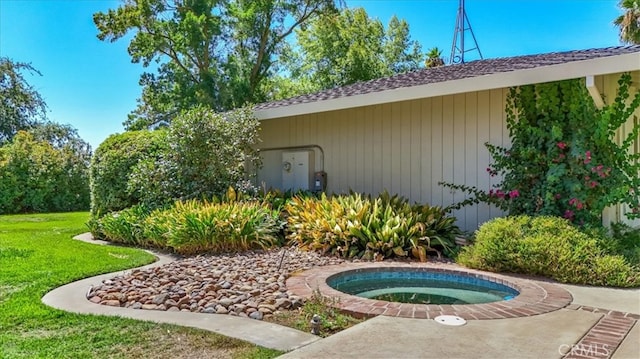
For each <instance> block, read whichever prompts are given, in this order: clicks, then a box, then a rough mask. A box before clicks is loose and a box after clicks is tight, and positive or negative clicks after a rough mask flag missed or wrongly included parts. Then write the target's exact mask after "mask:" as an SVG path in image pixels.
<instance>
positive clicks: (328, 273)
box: [287, 262, 572, 320]
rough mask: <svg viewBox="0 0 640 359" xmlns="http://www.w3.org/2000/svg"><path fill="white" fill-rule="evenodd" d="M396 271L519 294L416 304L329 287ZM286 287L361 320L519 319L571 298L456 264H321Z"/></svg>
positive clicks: (548, 286)
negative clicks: (348, 278) (478, 282)
mask: <svg viewBox="0 0 640 359" xmlns="http://www.w3.org/2000/svg"><path fill="white" fill-rule="evenodd" d="M395 268H400V269H402V270H403V273H402V274H401V275H403V276H406V275H408V274H410V273H409V272H412V271H426V272H432V273H438V274H442V275H445V278H446V275H451V276H455V278H458V276H461V277H463V278H462V279H461V280H463V281H464V280H470V279H467V278H476V279H482V280H486V281H488V282H491V283H493V284H489V286H490V288H489V289H490V290H493V289H496V288H494V287H493V286H494V285H497V284H502V285H504V286H506V287H507V288H510V289H511V290H515V291H517V292H519V293H520V294H518V295H516V296H514V297H513V298H510V297H509V296H503V297H502V299H500V300H498V301H493V302H489V303H481V304H460V303H455V304H433V303H432V304H423V303H417V304H416V303H401V302H390V301H387V300H379V299H369V298H364V297H359V296H356V295H353V294H348V293H345V292H342V291H339V290H337V289H335V288H333V287H331V286H330V285H329V282H331V280H335V279H336V278H341V275H342V274H343V273H349V272H359V273H370V272H388V271H389V269H395ZM342 278H344V277H342ZM287 289H288V290H289V291H290V292H291V294H293V295H297V296H301V297H306V298H310V297H311V296H313V295H314V293H316V294H317V293H318V292H319V293H320V294H321V295H322V296H324V297H327V298H331V299H334V300H332V301H331V303H332V304H331V305H332V306H334V307H336V308H338V309H340V310H342V311H343V312H346V313H350V314H352V315H355V316H358V317H373V316H376V315H386V316H393V317H404V318H431V319H433V318H436V317H438V316H440V315H455V316H459V317H461V318H464V319H467V320H473V319H504V318H517V317H527V316H531V315H538V314H543V313H548V312H552V311H555V310H558V309H560V308H564V307H565V306H567V305H569V304H570V303H571V300H572V297H571V294H570V293H569V292H567V291H566V290H565V289H564V288H562V287H560V286H558V285H555V284H552V283H548V282H544V281H538V280H528V279H524V278H520V277H516V276H510V275H501V274H497V273H488V272H483V271H479V270H473V269H469V268H463V267H460V266H458V265H456V264H453V263H413V262H412V263H403V262H369V263H363V262H359V263H343V264H339V265H331V266H320V267H314V268H311V269H308V270H305V271H303V272H300V273H295V274H293V275H292V276H291V277H289V278H288V279H287ZM412 295H413V294H412ZM458 299H460V298H458ZM463 301H464V300H463Z"/></svg>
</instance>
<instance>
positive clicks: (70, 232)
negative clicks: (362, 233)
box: [0, 213, 281, 358]
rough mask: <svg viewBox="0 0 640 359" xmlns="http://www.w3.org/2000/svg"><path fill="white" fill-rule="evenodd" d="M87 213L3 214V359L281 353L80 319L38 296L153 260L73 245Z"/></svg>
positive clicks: (176, 331)
mask: <svg viewBox="0 0 640 359" xmlns="http://www.w3.org/2000/svg"><path fill="white" fill-rule="evenodd" d="M88 218H89V215H88V213H60V214H38V215H17V216H0V358H168V357H171V358H191V357H193V358H201V357H215V358H221V357H223V358H224V357H229V358H272V357H275V356H277V355H279V354H281V353H280V352H278V351H274V350H269V349H264V348H260V347H256V346H254V345H252V344H249V343H246V342H243V341H239V340H236V339H232V338H228V337H224V336H221V335H217V334H213V333H209V332H206V331H200V330H195V329H189V328H183V327H178V326H171V325H159V324H155V323H150V322H140V321H135V320H129V319H120V318H114V317H102V316H91V315H79V314H71V313H66V312H63V311H60V310H56V309H52V308H49V307H46V306H45V305H44V304H42V302H41V301H40V298H42V296H43V295H44V294H45V293H47V292H48V291H49V290H51V289H53V288H55V287H58V286H60V285H62V284H66V283H69V282H72V281H74V280H77V279H80V278H85V277H89V276H93V275H97V274H101V273H106V272H112V271H116V270H122V269H127V268H131V267H136V266H139V265H143V264H147V263H150V262H152V261H153V257H152V256H151V255H149V254H147V253H145V252H143V251H140V250H136V249H130V248H121V247H112V246H97V245H92V244H88V243H83V242H79V241H75V240H73V239H71V237H73V236H74V235H76V234H78V233H82V232H85V231H86V230H87V228H86V226H85V225H84V223H85V222H86V221H87V219H88Z"/></svg>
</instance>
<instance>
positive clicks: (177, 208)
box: [92, 200, 281, 254]
mask: <svg viewBox="0 0 640 359" xmlns="http://www.w3.org/2000/svg"><path fill="white" fill-rule="evenodd" d="M92 227H93V229H94V230H95V231H96V233H99V235H101V236H102V237H103V238H104V239H107V240H109V241H114V242H120V243H126V244H131V245H138V246H149V247H155V248H161V249H170V250H173V251H175V252H177V253H180V254H194V253H203V252H233V251H243V250H248V249H257V248H268V247H271V246H274V245H277V244H279V237H278V234H279V233H280V230H281V223H280V220H279V216H278V212H277V211H273V210H271V209H270V208H269V207H268V206H265V205H264V204H263V203H262V202H255V201H228V202H219V201H213V202H201V201H195V200H189V201H184V202H182V201H178V202H176V203H175V204H174V205H173V206H171V207H169V208H166V209H156V210H153V211H151V212H149V211H148V209H147V208H146V207H144V206H142V205H138V206H134V207H132V208H129V209H125V210H122V211H119V212H113V213H109V214H107V215H105V216H103V217H101V218H99V219H95V220H94V221H93V222H92Z"/></svg>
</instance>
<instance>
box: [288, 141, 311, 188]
mask: <svg viewBox="0 0 640 359" xmlns="http://www.w3.org/2000/svg"><path fill="white" fill-rule="evenodd" d="M314 162H315V155H314V152H313V151H297V152H283V153H282V189H283V190H285V191H287V190H292V191H299V190H302V191H309V190H311V189H312V182H313V172H314V170H315V163H314Z"/></svg>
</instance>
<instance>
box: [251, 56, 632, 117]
mask: <svg viewBox="0 0 640 359" xmlns="http://www.w3.org/2000/svg"><path fill="white" fill-rule="evenodd" d="M635 52H640V45H634V46H617V47H607V48H601V49H589V50H576V51H565V52H551V53H546V54H538V55H525V56H515V57H504V58H496V59H486V60H478V61H473V62H467V63H464V64H457V65H450V66H441V67H435V68H429V69H421V70H417V71H412V72H407V73H404V74H399V75H394V76H390V77H385V78H380V79H375V80H370V81H365V82H358V83H355V84H352V85H347V86H343V87H336V88H332V89H328V90H324V91H320V92H316V93H312V94H307V95H301V96H296V97H292V98H289V99H285V100H280V101H273V102H266V103H262V104H258V105H256V106H255V107H254V109H255V110H267V109H273V108H278V107H286V106H290V105H296V104H303V103H311V102H317V101H324V100H331V99H337V98H343V97H350V96H355V95H364V94H369V93H375V92H380V91H386V90H393V89H398V88H405V87H412V86H419V85H427V84H434V83H438V82H444V81H451V80H460V79H465V78H472V77H478V76H483V75H490V74H495V73H502V72H511V71H517V70H523V69H531V68H536V67H544V66H550V65H557V64H563V63H569V62H575V61H583V60H590V59H595V58H600V57H607V56H615V55H624V54H629V53H635Z"/></svg>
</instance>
